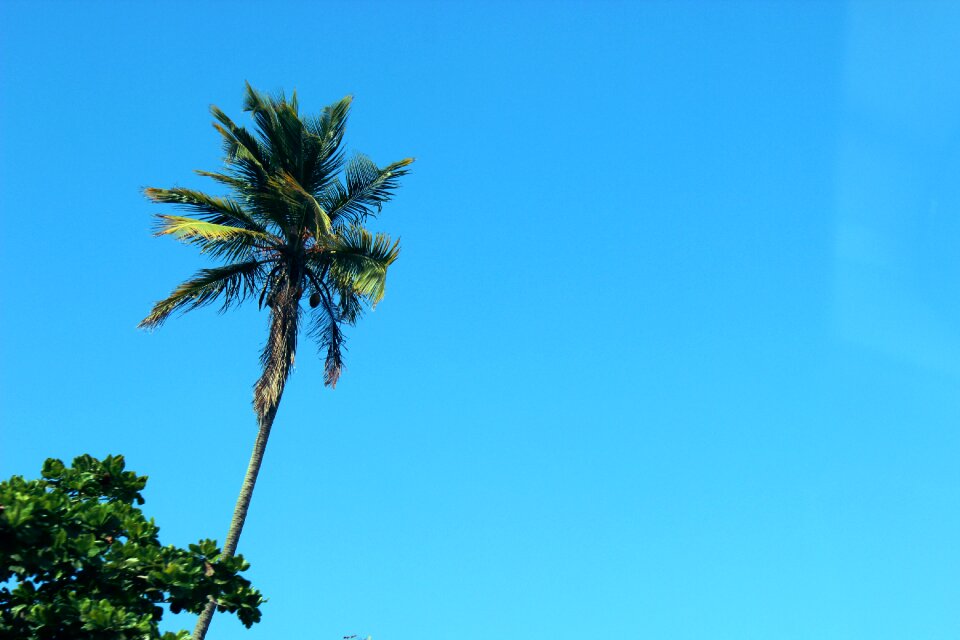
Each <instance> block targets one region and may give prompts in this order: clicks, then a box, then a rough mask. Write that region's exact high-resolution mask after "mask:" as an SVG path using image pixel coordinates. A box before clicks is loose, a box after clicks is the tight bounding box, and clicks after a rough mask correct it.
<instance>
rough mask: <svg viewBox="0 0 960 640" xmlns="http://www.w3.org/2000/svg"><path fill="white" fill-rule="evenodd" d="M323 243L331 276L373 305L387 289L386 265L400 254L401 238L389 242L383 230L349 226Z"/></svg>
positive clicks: (391, 262)
mask: <svg viewBox="0 0 960 640" xmlns="http://www.w3.org/2000/svg"><path fill="white" fill-rule="evenodd" d="M323 242H324V244H323V248H324V251H325V252H326V253H328V254H329V257H328V258H326V259H328V260H329V265H330V267H329V270H330V275H331V277H332V278H333V279H334V280H336V281H339V282H341V283H348V284H349V287H350V288H351V289H352V290H353V291H354V292H355V293H357V294H359V295H362V296H364V297H366V298H368V299H369V300H370V302H371V304H373V305H374V306H376V304H377V303H378V302H380V300H381V299H382V298H383V294H384V292H385V290H386V282H387V267H389V266H390V265H391V264H393V262H394V261H395V260H396V259H397V256H398V255H399V254H400V241H399V240H397V241H396V242H392V241H391V240H390V236H388V235H387V234H385V233H377V234H374V233H371V232H369V231H367V230H366V229H364V228H363V227H361V226H359V225H351V226H350V227H347V228H345V229H341V230H340V233H339V234H338V235H336V236H333V237H331V238H327V239H325V240H324V241H323ZM322 253H323V252H321V254H322ZM344 286H346V284H344Z"/></svg>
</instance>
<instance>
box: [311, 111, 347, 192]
mask: <svg viewBox="0 0 960 640" xmlns="http://www.w3.org/2000/svg"><path fill="white" fill-rule="evenodd" d="M352 102H353V96H345V97H344V98H342V99H340V100H339V101H338V102H336V103H334V104H332V105H330V106H329V107H327V108H325V109H324V110H323V112H322V113H321V114H320V115H319V116H318V117H315V118H308V119H306V130H307V133H308V134H309V138H308V148H307V153H306V158H305V166H304V176H303V180H302V184H303V187H304V188H305V189H306V190H308V191H310V192H311V193H320V192H321V191H323V190H325V189H327V187H328V186H329V185H330V184H331V183H332V182H333V181H334V180H336V175H337V173H339V171H340V169H341V168H343V151H342V150H341V148H340V147H341V145H342V144H343V135H344V133H345V131H346V127H347V117H348V116H349V115H350V105H351V104H352Z"/></svg>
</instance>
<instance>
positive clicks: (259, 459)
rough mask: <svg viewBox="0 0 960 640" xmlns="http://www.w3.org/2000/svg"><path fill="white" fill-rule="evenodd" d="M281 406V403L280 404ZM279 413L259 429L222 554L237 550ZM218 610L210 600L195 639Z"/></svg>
mask: <svg viewBox="0 0 960 640" xmlns="http://www.w3.org/2000/svg"><path fill="white" fill-rule="evenodd" d="M278 406H279V405H278ZM276 415H277V409H276V408H274V409H273V411H271V412H270V413H269V414H268V415H267V416H265V420H263V422H262V424H261V425H260V429H259V430H258V431H257V439H256V440H255V441H254V443H253V453H251V454H250V463H249V464H248V465H247V473H246V475H244V477H243V485H242V486H241V487H240V495H239V497H237V505H236V506H235V507H234V508H233V518H231V520H230V529H229V530H228V531H227V539H226V542H224V543H223V551H222V552H221V556H222V557H224V558H231V557H233V555H234V554H235V553H236V552H237V543H238V542H240V532H241V531H243V523H244V522H246V520H247V510H248V509H249V508H250V499H251V498H252V497H253V488H254V486H255V485H256V484H257V476H258V475H259V474H260V465H261V464H263V454H264V452H265V451H266V450H267V440H268V439H269V438H270V429H272V428H273V419H274V417H275V416H276ZM216 610H217V603H216V602H215V601H214V600H210V602H208V603H207V606H206V608H204V610H203V612H202V613H201V614H200V617H199V618H198V619H197V624H196V626H195V627H194V628H193V636H192V638H193V640H203V639H204V637H205V636H206V635H207V629H209V628H210V622H211V621H212V620H213V614H214V612H215V611H216Z"/></svg>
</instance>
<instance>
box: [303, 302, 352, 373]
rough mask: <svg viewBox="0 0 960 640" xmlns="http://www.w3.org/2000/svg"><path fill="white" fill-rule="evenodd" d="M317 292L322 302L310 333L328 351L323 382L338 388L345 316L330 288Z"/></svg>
mask: <svg viewBox="0 0 960 640" xmlns="http://www.w3.org/2000/svg"><path fill="white" fill-rule="evenodd" d="M317 293H319V294H320V300H321V302H320V305H319V307H317V309H316V311H315V313H314V320H313V327H312V328H311V330H310V334H311V337H313V339H314V340H316V341H317V345H318V346H319V348H320V352H321V353H324V352H326V353H325V354H324V360H323V384H324V386H327V387H333V388H336V386H337V381H338V380H340V374H341V373H342V372H343V352H344V351H346V346H345V342H346V339H345V336H344V335H343V330H342V329H341V328H340V324H341V323H342V322H343V317H342V316H341V315H340V313H339V310H338V309H337V308H336V306H335V305H334V302H333V300H332V299H331V297H330V292H329V290H327V289H326V288H323V289H321V290H318V291H317Z"/></svg>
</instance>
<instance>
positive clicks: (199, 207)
mask: <svg viewBox="0 0 960 640" xmlns="http://www.w3.org/2000/svg"><path fill="white" fill-rule="evenodd" d="M143 193H144V195H146V196H147V197H148V198H149V199H150V200H152V201H153V202H157V203H161V204H173V205H177V206H178V207H180V208H182V209H186V210H188V211H190V212H192V213H193V214H195V215H197V216H199V217H200V218H201V219H202V220H204V221H206V222H212V223H214V224H227V225H232V226H235V227H241V228H243V229H249V230H251V231H257V232H261V233H266V229H264V228H263V226H262V225H261V224H260V223H259V222H257V221H256V220H255V219H254V218H253V216H251V215H250V213H249V212H247V211H246V209H244V208H243V206H241V205H240V203H238V202H236V201H235V200H231V199H229V198H217V197H214V196H210V195H207V194H205V193H203V192H202V191H196V190H194V189H182V188H179V187H177V188H174V189H156V188H153V187H148V188H146V189H144V190H143Z"/></svg>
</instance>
